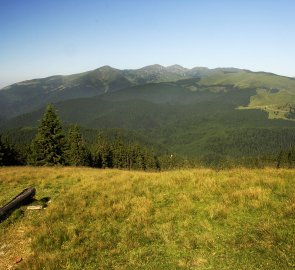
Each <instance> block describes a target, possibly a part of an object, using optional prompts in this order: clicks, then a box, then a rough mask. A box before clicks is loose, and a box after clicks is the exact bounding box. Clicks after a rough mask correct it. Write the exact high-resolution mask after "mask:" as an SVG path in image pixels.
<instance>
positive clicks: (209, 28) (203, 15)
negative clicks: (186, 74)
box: [0, 0, 295, 87]
mask: <svg viewBox="0 0 295 270" xmlns="http://www.w3.org/2000/svg"><path fill="white" fill-rule="evenodd" d="M294 14H295V1H293V0H280V1H275V0H273V1H271V0H244V1H242V0H207V1H204V0H202V1H199V0H191V1H190V0H178V1H176V0H157V1H156V0H96V1H94V0H0V87H3V86H5V85H8V84H11V83H14V82H17V81H21V80H25V79H32V78H40V77H46V76H50V75H55V74H71V73H78V72H83V71H87V70H91V69H95V68H98V67H100V66H103V65H110V66H113V67H116V68H120V69H124V68H139V67H143V66H146V65H150V64H156V63H157V64H161V65H164V66H167V65H172V64H176V63H177V64H180V65H183V66H185V67H188V68H191V67H194V66H207V67H210V68H215V67H238V68H246V69H251V70H254V71H259V70H263V71H269V72H274V73H277V74H281V75H287V76H295V51H294V47H295V16H294Z"/></svg>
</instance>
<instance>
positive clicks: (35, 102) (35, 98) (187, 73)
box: [0, 65, 241, 118]
mask: <svg viewBox="0 0 295 270" xmlns="http://www.w3.org/2000/svg"><path fill="white" fill-rule="evenodd" d="M226 70H227V69H208V68H203V67H196V68H192V69H187V68H184V67H182V66H180V65H172V66H168V67H164V66H161V65H151V66H146V67H143V68H140V69H126V70H120V69H116V68H112V67H110V66H103V67H100V68H98V69H95V70H92V71H87V72H83V73H78V74H73V75H67V76H62V75H56V76H50V77H47V78H41V79H32V80H26V81H22V82H19V83H15V84H12V85H10V86H7V87H4V88H2V89H1V91H0V116H1V117H2V118H11V117H14V116H17V115H20V114H23V113H27V112H30V111H33V110H36V109H39V108H41V107H42V106H44V105H45V104H47V103H54V102H59V101H62V100H68V99H76V98H85V97H93V96H97V95H102V94H105V93H108V92H115V91H118V90H121V89H124V88H128V87H131V86H136V85H143V84H146V83H159V82H175V81H178V80H181V79H188V78H201V77H204V76H210V75H212V74H219V73H222V72H223V71H226ZM240 71H241V70H239V69H233V70H232V72H240Z"/></svg>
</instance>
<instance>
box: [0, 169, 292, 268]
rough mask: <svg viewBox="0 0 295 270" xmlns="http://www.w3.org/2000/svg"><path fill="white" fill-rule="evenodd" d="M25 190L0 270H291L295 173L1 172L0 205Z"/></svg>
mask: <svg viewBox="0 0 295 270" xmlns="http://www.w3.org/2000/svg"><path fill="white" fill-rule="evenodd" d="M30 185H33V186H35V187H36V189H37V195H36V198H37V199H42V198H44V197H50V198H51V203H50V204H48V207H47V208H46V209H44V210H39V211H32V210H31V211H30V210H28V209H26V208H25V207H23V208H21V209H19V210H17V211H15V212H14V213H13V214H12V215H11V216H10V217H9V218H8V219H6V220H5V221H4V222H2V223H0V269H32V270H34V269H36V270H37V269H38V270H40V269H48V270H49V269H50V270H53V269H58V270H60V269H77V270H78V269H79V270H80V269H93V270H94V269H247V270H248V269H293V268H295V252H294V249H295V225H294V223H295V170H283V169H282V170H275V169H257V170H248V169H233V170H225V171H213V170H209V169H194V170H183V171H172V172H162V173H145V172H128V171H119V170H97V169H90V168H31V167H20V168H0V205H3V203H4V202H6V201H8V200H10V199H11V198H12V197H13V196H15V195H16V194H17V193H18V192H20V191H21V190H22V189H23V188H25V187H28V186H30ZM19 258H22V261H21V262H20V263H17V264H16V261H17V260H18V259H19ZM11 266H12V268H9V267H11Z"/></svg>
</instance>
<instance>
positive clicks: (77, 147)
mask: <svg viewBox="0 0 295 270" xmlns="http://www.w3.org/2000/svg"><path fill="white" fill-rule="evenodd" d="M66 157H67V163H68V164H69V165H71V166H89V165H90V153H89V151H88V150H87V148H86V145H85V142H84V140H83V138H82V135H81V133H80V128H79V126H77V125H75V126H72V127H71V128H70V130H69V134H68V138H67V150H66Z"/></svg>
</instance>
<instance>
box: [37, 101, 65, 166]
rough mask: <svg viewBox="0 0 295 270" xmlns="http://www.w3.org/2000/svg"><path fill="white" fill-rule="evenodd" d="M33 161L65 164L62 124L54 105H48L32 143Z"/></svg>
mask: <svg viewBox="0 0 295 270" xmlns="http://www.w3.org/2000/svg"><path fill="white" fill-rule="evenodd" d="M31 163H32V164H34V165H43V166H44V165H58V164H64V163H65V158H64V135H63V131H62V125H61V122H60V119H59V117H58V116H57V114H56V111H55V109H54V107H53V106H52V105H48V106H47V108H46V111H45V113H44V115H43V118H42V119H41V122H40V125H39V128H38V132H37V135H36V137H35V139H34V140H33V143H32V156H31Z"/></svg>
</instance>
